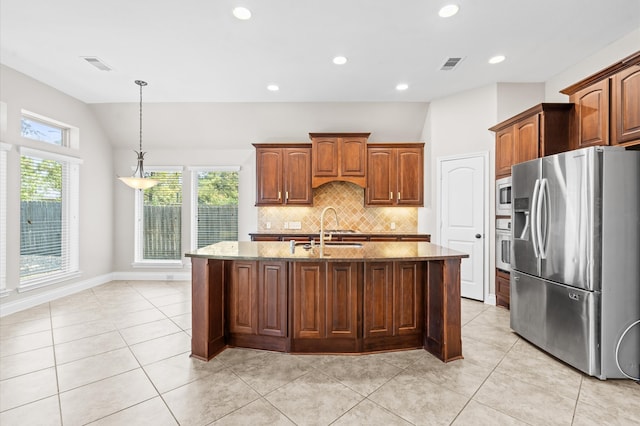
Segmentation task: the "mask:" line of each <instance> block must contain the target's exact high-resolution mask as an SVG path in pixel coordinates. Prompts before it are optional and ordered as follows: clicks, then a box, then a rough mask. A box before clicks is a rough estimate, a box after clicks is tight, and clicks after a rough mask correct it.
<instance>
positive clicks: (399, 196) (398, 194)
mask: <svg viewBox="0 0 640 426" xmlns="http://www.w3.org/2000/svg"><path fill="white" fill-rule="evenodd" d="M398 201H400V191H398Z"/></svg>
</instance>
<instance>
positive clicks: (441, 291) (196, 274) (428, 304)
mask: <svg viewBox="0 0 640 426" xmlns="http://www.w3.org/2000/svg"><path fill="white" fill-rule="evenodd" d="M191 260H192V265H193V268H192V308H193V309H192V320H193V324H192V327H193V328H192V356H193V357H194V358H198V359H202V360H210V359H211V358H213V357H214V356H215V355H216V354H218V353H219V352H221V351H222V350H223V349H224V348H225V347H227V346H236V347H249V348H255V349H265V350H273V351H279V352H295V353H367V352H380V351H385V350H402V349H414V348H424V349H425V350H427V351H429V352H430V353H432V354H433V355H435V356H436V357H438V358H439V359H441V360H442V361H444V362H448V361H453V360H456V359H461V358H462V340H461V333H460V327H461V314H460V308H461V306H460V259H445V260H429V261H427V262H428V267H427V271H428V272H427V278H426V279H424V278H423V280H424V285H425V287H423V288H425V289H426V292H425V293H423V296H422V297H423V298H424V299H423V300H424V305H423V306H424V312H423V313H421V316H424V319H423V320H422V321H423V322H422V324H424V330H421V332H420V333H415V334H406V335H395V336H379V337H366V338H363V337H361V336H360V333H358V335H359V336H358V337H356V338H327V337H326V336H325V338H322V339H320V338H296V337H294V335H295V333H292V331H294V329H295V327H293V325H292V324H289V326H288V327H289V331H288V333H286V334H287V335H286V336H282V337H276V336H262V335H259V334H258V335H256V334H241V333H230V331H229V330H228V329H226V327H227V325H225V324H226V322H225V321H226V319H225V315H228V312H225V311H226V309H225V300H226V298H227V297H228V295H227V294H226V293H227V291H226V290H225V289H226V287H225V283H226V280H228V279H229V277H228V274H226V273H225V270H226V269H228V268H226V267H225V262H229V261H225V260H220V259H210V258H192V259H191ZM421 281H422V280H421ZM289 289H292V287H289ZM291 296H293V295H291V294H290V295H289V297H291ZM360 303H361V302H360ZM289 320H290V321H291V320H294V318H293V316H289Z"/></svg>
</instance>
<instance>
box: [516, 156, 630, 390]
mask: <svg viewBox="0 0 640 426" xmlns="http://www.w3.org/2000/svg"><path fill="white" fill-rule="evenodd" d="M512 177H513V183H512V185H513V186H512V197H513V200H512V220H513V235H512V236H513V242H512V249H511V250H512V252H511V270H512V272H511V314H510V315H511V328H512V329H513V330H514V331H515V332H516V333H518V334H519V335H521V336H522V337H524V338H525V339H526V340H528V341H530V342H531V343H533V344H535V345H537V346H539V347H540V348H542V349H544V350H545V351H547V352H548V353H550V354H551V355H553V356H555V357H557V358H559V359H561V360H563V361H565V362H566V363H568V364H570V365H572V366H573V367H575V368H577V369H579V370H581V371H583V372H585V373H587V374H589V375H592V376H596V377H598V378H600V379H607V378H625V377H629V378H638V377H639V376H640V324H638V320H639V319H640V151H627V150H624V149H623V148H621V147H591V148H584V149H579V150H575V151H569V152H566V153H562V154H558V155H553V156H549V157H544V158H540V159H537V160H532V161H527V162H525V163H521V164H518V165H515V166H513V169H512Z"/></svg>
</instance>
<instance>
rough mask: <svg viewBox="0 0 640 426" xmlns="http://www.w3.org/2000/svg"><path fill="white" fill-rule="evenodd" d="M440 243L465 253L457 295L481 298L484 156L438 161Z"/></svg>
mask: <svg viewBox="0 0 640 426" xmlns="http://www.w3.org/2000/svg"><path fill="white" fill-rule="evenodd" d="M439 166H440V167H439V168H440V188H439V189H440V191H439V194H440V245H442V246H445V247H449V248H451V249H453V250H458V251H461V252H464V253H467V254H468V255H469V258H467V259H462V264H461V266H460V281H461V285H462V288H461V291H460V293H461V295H462V297H467V298H470V299H476V300H484V287H485V268H484V265H485V250H486V244H485V231H484V229H485V220H484V217H485V202H486V200H487V198H488V192H487V191H486V190H485V188H486V184H485V156H483V155H477V156H466V157H459V158H450V159H449V158H448V159H444V160H439Z"/></svg>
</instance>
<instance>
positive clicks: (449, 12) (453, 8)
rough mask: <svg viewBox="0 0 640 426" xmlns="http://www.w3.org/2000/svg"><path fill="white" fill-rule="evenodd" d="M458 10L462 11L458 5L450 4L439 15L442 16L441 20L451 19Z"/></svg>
mask: <svg viewBox="0 0 640 426" xmlns="http://www.w3.org/2000/svg"><path fill="white" fill-rule="evenodd" d="M458 10H460V8H459V7H458V5H457V4H448V5H446V6H444V7H442V8H441V9H440V11H439V12H438V15H440V17H441V18H450V17H452V16H453V15H455V14H456V13H458Z"/></svg>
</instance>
